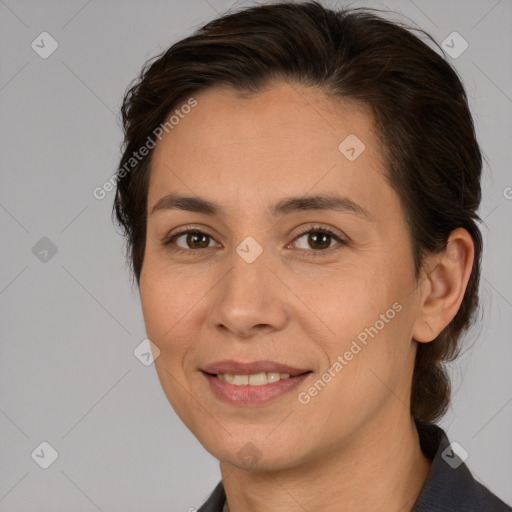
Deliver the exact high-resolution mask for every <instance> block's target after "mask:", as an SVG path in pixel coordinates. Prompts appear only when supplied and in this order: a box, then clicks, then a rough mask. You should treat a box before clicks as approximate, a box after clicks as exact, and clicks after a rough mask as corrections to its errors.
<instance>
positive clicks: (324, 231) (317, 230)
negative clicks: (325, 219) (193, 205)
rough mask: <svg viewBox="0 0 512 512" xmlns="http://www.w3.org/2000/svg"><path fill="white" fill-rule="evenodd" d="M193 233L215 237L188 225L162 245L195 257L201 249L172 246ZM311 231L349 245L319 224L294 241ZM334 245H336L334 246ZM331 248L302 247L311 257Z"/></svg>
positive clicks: (167, 238) (320, 254)
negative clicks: (177, 240) (174, 242)
mask: <svg viewBox="0 0 512 512" xmlns="http://www.w3.org/2000/svg"><path fill="white" fill-rule="evenodd" d="M191 233H193V234H196V235H206V236H208V237H210V238H211V239H213V236H212V235H210V234H209V233H206V232H204V231H201V230H200V229H191V228H188V227H187V229H185V230H183V231H180V232H179V233H175V234H174V235H172V236H169V237H166V238H164V239H163V240H162V245H163V246H164V247H166V248H167V249H169V250H171V251H173V252H175V253H179V254H184V255H186V256H190V257H195V256H197V255H196V254H193V253H198V252H201V249H183V247H178V246H175V247H172V246H171V244H172V243H173V241H174V240H175V239H176V238H179V237H180V236H182V235H188V234H191ZM310 233H320V234H324V235H329V236H331V237H333V238H334V239H335V240H336V241H337V242H338V245H339V246H345V245H347V242H346V241H345V240H343V239H341V238H340V237H339V236H338V235H337V234H336V233H334V231H332V230H330V229H329V228H324V227H319V226H314V227H310V228H309V229H308V230H307V231H303V232H302V233H299V234H298V235H297V236H296V237H295V238H294V242H295V241H296V240H298V239H299V238H301V237H303V236H304V235H308V234H310ZM334 247H336V246H334ZM206 249H209V247H206V248H204V249H202V250H206ZM330 249H333V247H328V248H327V249H318V250H314V249H311V250H307V249H300V250H301V251H306V252H312V253H313V254H311V255H310V256H311V257H318V256H323V255H324V253H326V252H329V253H330Z"/></svg>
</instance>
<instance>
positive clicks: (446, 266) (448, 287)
mask: <svg viewBox="0 0 512 512" xmlns="http://www.w3.org/2000/svg"><path fill="white" fill-rule="evenodd" d="M474 256H475V247H474V244H473V239H472V238H471V235H470V234H469V233H468V231H466V230H465V229H463V228H457V229H455V230H453V231H452V232H451V233H450V236H449V237H448V242H447V245H446V249H445V250H444V251H443V252H442V253H440V254H430V255H428V256H426V258H425V261H424V264H423V272H422V277H421V282H420V290H421V293H420V295H421V298H420V304H419V314H418V317H417V319H416V322H415V324H414V328H413V339H415V340H416V341H419V342H421V343H427V342H429V341H432V340H434V339H435V338H436V337H437V336H438V335H439V333H440V332H441V331H442V330H443V329H444V328H445V327H446V326H447V325H448V324H449V323H450V322H451V321H452V319H453V317H454V316H455V315H456V314H457V311H458V310H459V307H460V305H461V302H462V299H463V298H464V293H465V291H466V287H467V284H468V281H469V277H470V275H471V269H472V268H473V259H474Z"/></svg>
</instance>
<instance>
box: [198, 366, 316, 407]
mask: <svg viewBox="0 0 512 512" xmlns="http://www.w3.org/2000/svg"><path fill="white" fill-rule="evenodd" d="M282 367H283V366H282V365H280V366H279V368H282ZM238 371H240V369H239V370H238ZM220 373H222V372H220ZM226 373H227V372H226ZM283 373H285V372H283ZM201 374H202V375H203V376H204V378H205V379H206V380H207V381H208V384H209V388H210V389H211V390H212V392H213V393H214V395H215V396H216V397H217V398H219V399H220V400H221V401H223V402H224V403H228V404H230V405H236V406H243V407H251V406H258V405H262V404H266V403H268V402H270V401H271V400H275V399H277V398H278V397H280V396H283V395H285V394H287V393H290V392H291V391H292V390H293V389H296V388H297V387H298V386H299V385H300V384H301V383H302V382H303V381H304V380H305V379H306V378H308V376H309V375H310V374H312V372H309V371H308V372H307V373H302V374H301V375H296V376H295V377H292V376H290V378H288V379H284V380H278V381H277V382H270V383H268V384H263V385H261V386H249V385H247V386H237V385H235V384H230V383H229V382H225V381H222V380H220V379H219V378H218V377H216V376H214V375H210V374H209V373H206V372H205V371H201ZM246 374H247V372H245V373H243V374H240V373H239V374H238V375H246Z"/></svg>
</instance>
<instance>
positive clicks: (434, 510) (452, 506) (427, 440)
mask: <svg viewBox="0 0 512 512" xmlns="http://www.w3.org/2000/svg"><path fill="white" fill-rule="evenodd" d="M418 433H419V437H420V444H421V449H422V450H423V453H424V454H425V455H426V456H427V457H428V458H429V459H430V460H431V461H432V466H431V468H430V472H429V474H428V476H427V480H426V482H425V485H424V486H423V489H422V490H421V493H420V495H419V497H418V499H417V501H416V503H415V505H414V508H413V510H412V512H455V511H459V512H512V507H510V506H509V505H507V504H506V503H504V502H503V501H502V500H500V499H499V498H498V497H497V496H496V495H494V494H493V493H492V492H491V491H489V489H487V488H486V487H484V486H483V485H482V484H480V483H479V482H477V481H476V480H475V479H474V477H473V475H472V474H471V472H470V471H469V469H468V467H467V466H466V464H464V462H462V460H461V459H459V457H458V456H457V455H456V454H455V453H454V451H453V450H452V449H451V448H450V441H449V440H448V438H447V437H446V433H445V432H444V430H442V429H441V428H440V427H438V426H437V425H428V426H423V427H420V426H418ZM197 512H229V508H228V505H227V501H226V494H225V492H224V486H223V485H222V481H220V482H219V483H218V484H217V486H216V487H215V489H214V490H213V492H212V493H211V494H210V496H209V498H208V499H207V500H206V501H205V503H204V504H203V505H202V506H201V508H199V510H198V511H197Z"/></svg>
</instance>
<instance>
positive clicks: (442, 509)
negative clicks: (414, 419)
mask: <svg viewBox="0 0 512 512" xmlns="http://www.w3.org/2000/svg"><path fill="white" fill-rule="evenodd" d="M418 432H419V435H420V442H421V447H422V449H423V451H424V453H425V455H427V456H428V457H429V458H430V459H431V460H432V466H431V469H430V473H429V474H428V477H427V480H426V482H425V485H424V486H423V489H422V491H421V493H420V496H419V498H418V500H417V502H416V505H415V506H414V509H413V512H427V511H428V512H431V511H432V510H436V511H439V512H455V511H464V512H512V508H511V507H510V506H509V505H507V504H506V503H505V502H504V501H502V500H501V499H500V498H498V497H497V496H496V495H495V494H493V493H492V492H491V491H490V490H489V489H487V487H485V486H484V485H482V484H481V483H480V482H478V481H477V480H475V478H474V477H473V475H472V474H471V472H470V470H469V468H468V467H467V466H466V464H465V463H464V461H463V460H462V459H461V458H460V457H459V456H458V455H457V453H455V451H454V450H453V445H452V444H451V443H450V441H449V440H448V437H447V436H446V433H445V432H444V430H442V429H441V428H440V427H438V426H437V425H428V426H418Z"/></svg>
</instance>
